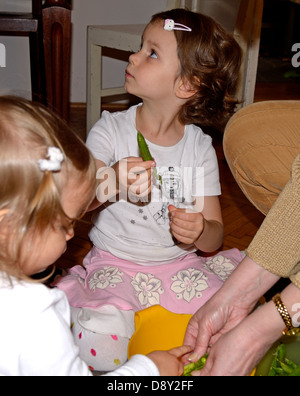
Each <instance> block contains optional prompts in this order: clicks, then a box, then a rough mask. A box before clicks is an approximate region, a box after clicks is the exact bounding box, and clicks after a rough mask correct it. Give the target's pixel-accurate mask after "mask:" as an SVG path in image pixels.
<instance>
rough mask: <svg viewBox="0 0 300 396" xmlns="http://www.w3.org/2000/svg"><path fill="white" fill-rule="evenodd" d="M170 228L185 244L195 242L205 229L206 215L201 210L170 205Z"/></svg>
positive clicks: (178, 239)
mask: <svg viewBox="0 0 300 396" xmlns="http://www.w3.org/2000/svg"><path fill="white" fill-rule="evenodd" d="M169 212H170V230H171V233H172V235H173V236H174V237H175V238H176V239H177V241H179V242H182V243H185V244H188V245H189V244H193V243H195V242H196V241H197V240H198V239H199V238H200V236H201V235H202V233H203V230H204V216H203V214H202V213H200V212H194V211H189V212H187V211H186V210H185V209H177V208H176V207H175V206H173V205H170V206H169Z"/></svg>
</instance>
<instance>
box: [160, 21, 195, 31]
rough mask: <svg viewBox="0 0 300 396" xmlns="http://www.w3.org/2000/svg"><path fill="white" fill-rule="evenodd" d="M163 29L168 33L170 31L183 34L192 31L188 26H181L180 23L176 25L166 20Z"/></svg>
mask: <svg viewBox="0 0 300 396" xmlns="http://www.w3.org/2000/svg"><path fill="white" fill-rule="evenodd" d="M164 29H165V30H167V31H168V32H171V31H172V30H183V31H185V32H191V31H192V29H191V28H189V27H188V26H185V25H182V24H181V23H176V22H174V21H173V19H166V20H165V26H164Z"/></svg>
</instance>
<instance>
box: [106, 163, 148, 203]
mask: <svg viewBox="0 0 300 396" xmlns="http://www.w3.org/2000/svg"><path fill="white" fill-rule="evenodd" d="M153 167H155V162H154V161H143V159H142V158H140V157H128V158H124V159H122V160H120V161H119V162H117V163H116V164H115V165H114V166H113V168H114V170H115V172H116V182H117V186H118V191H119V194H120V196H121V198H123V199H127V194H128V198H129V200H130V201H131V202H134V203H136V202H138V201H139V199H140V198H144V197H147V196H148V195H149V194H150V192H151V169H152V168H153Z"/></svg>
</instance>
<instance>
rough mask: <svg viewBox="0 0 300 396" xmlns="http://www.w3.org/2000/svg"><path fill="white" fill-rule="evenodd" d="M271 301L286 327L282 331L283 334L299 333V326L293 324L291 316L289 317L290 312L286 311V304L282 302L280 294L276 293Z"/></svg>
mask: <svg viewBox="0 0 300 396" xmlns="http://www.w3.org/2000/svg"><path fill="white" fill-rule="evenodd" d="M273 302H274V304H275V307H276V309H277V311H278V312H279V313H280V316H281V317H282V320H283V321H284V323H285V325H286V328H285V330H284V331H283V335H287V336H293V335H296V334H297V333H299V332H300V328H299V327H294V326H293V323H292V318H291V317H290V314H289V313H288V310H287V309H286V306H285V305H284V304H283V302H282V300H281V297H280V294H276V296H274V297H273Z"/></svg>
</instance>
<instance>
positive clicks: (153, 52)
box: [150, 50, 157, 59]
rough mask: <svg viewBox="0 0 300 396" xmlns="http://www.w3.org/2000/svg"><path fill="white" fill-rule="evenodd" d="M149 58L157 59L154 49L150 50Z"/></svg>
mask: <svg viewBox="0 0 300 396" xmlns="http://www.w3.org/2000/svg"><path fill="white" fill-rule="evenodd" d="M150 58H153V59H157V55H156V52H155V51H154V50H152V51H151V55H150Z"/></svg>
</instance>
